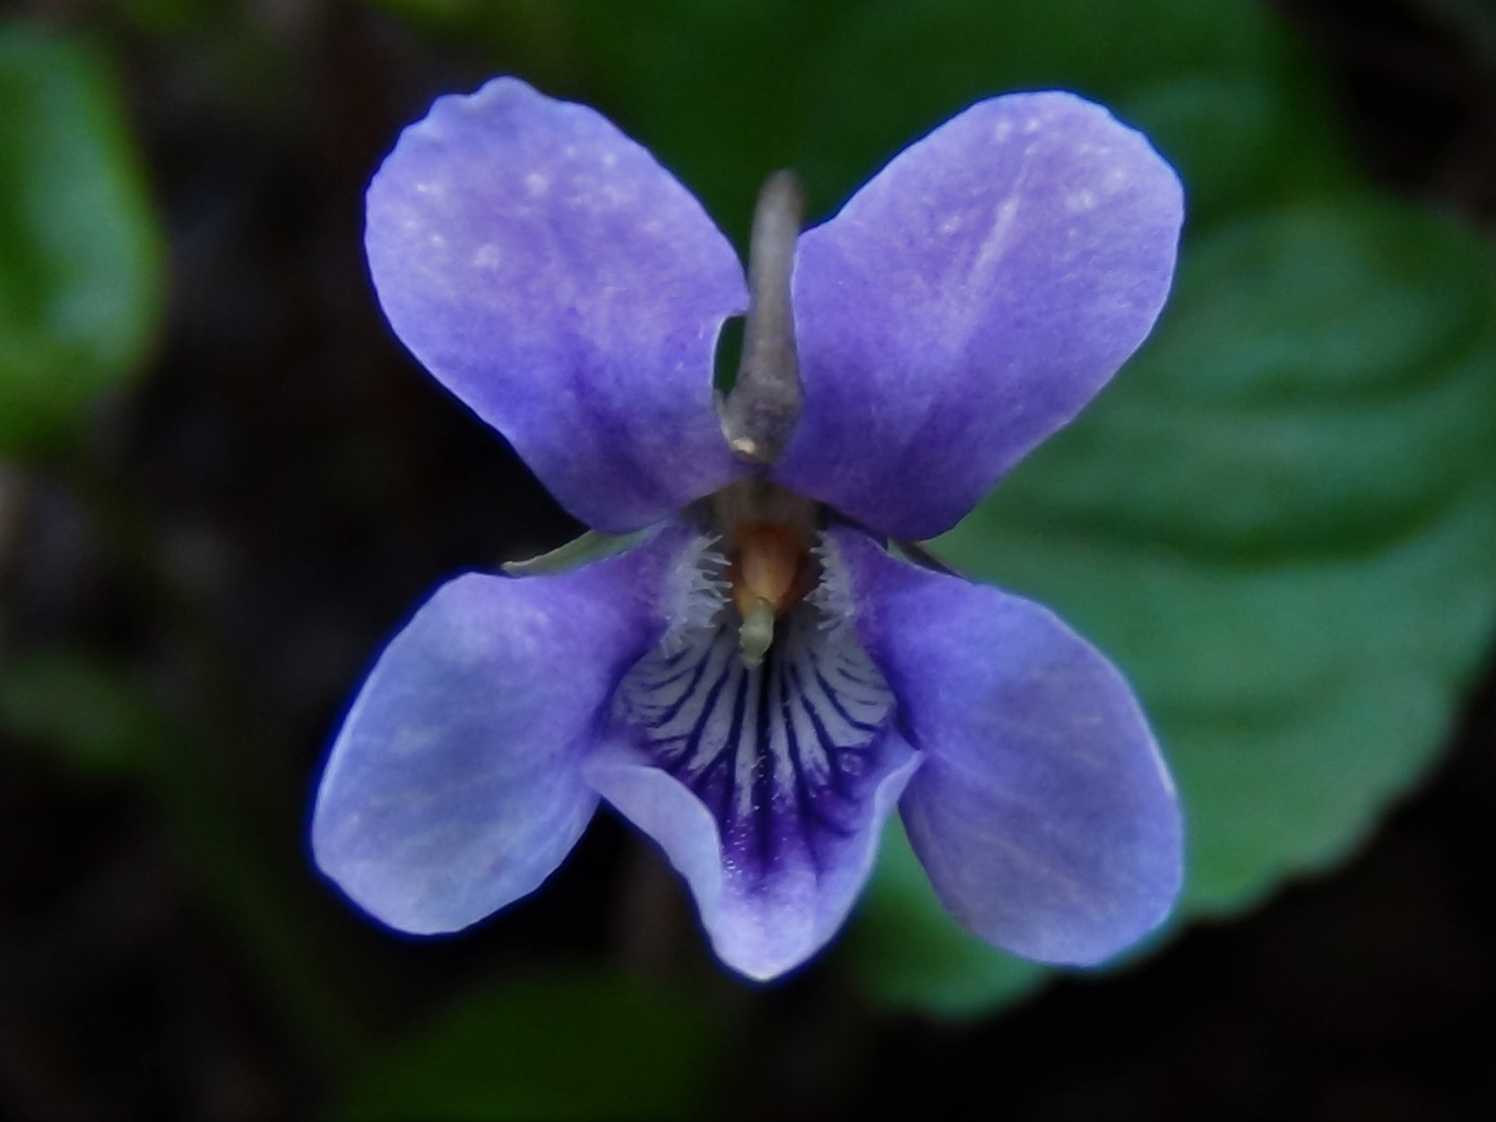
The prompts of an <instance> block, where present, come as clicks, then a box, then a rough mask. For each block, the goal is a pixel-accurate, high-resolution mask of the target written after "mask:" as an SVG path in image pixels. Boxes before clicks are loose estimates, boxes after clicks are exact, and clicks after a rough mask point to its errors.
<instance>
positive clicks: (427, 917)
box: [312, 529, 683, 934]
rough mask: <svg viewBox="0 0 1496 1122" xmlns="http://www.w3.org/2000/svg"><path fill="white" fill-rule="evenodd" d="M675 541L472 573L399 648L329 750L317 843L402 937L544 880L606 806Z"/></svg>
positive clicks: (389, 652) (677, 547) (354, 893)
mask: <svg viewBox="0 0 1496 1122" xmlns="http://www.w3.org/2000/svg"><path fill="white" fill-rule="evenodd" d="M682 546H683V538H682V533H681V531H678V530H674V529H672V530H667V531H665V532H662V533H661V534H659V535H657V536H656V537H655V538H654V539H653V540H651V541H650V542H648V543H647V544H645V545H643V546H640V547H639V548H638V549H636V550H634V551H633V552H631V553H628V554H625V555H623V556H622V557H616V558H611V559H609V560H606V561H600V562H598V563H597V564H594V565H591V566H588V567H587V568H584V569H580V570H577V571H576V572H572V573H567V574H564V575H561V576H554V577H526V578H520V579H512V578H506V577H492V576H485V575H481V574H477V573H470V574H468V575H466V576H462V577H458V578H457V579H455V580H453V581H451V582H450V583H448V584H446V585H444V586H442V587H441V588H440V589H438V590H437V592H436V594H435V595H434V596H432V598H431V599H430V600H429V601H428V602H427V603H426V604H425V605H424V606H423V607H421V609H420V610H419V611H417V612H416V614H415V616H414V617H413V618H412V619H411V621H410V622H409V623H408V624H407V625H406V626H405V628H404V630H402V631H401V632H400V633H399V634H398V635H396V636H395V638H394V639H393V640H392V641H391V642H390V644H389V646H388V647H387V648H386V649H385V651H384V653H383V654H382V655H381V656H380V658H379V661H378V662H377V663H376V664H375V666H374V669H373V671H372V672H371V673H370V675H369V677H368V679H367V680H366V681H365V682H364V685H363V688H362V690H361V691H360V693H359V695H358V698H357V700H356V701H355V702H354V703H353V706H352V708H351V709H350V710H349V713H348V716H347V718H346V719H345V721H344V723H343V727H342V730H341V731H340V732H339V733H338V737H337V740H336V742H335V743H334V744H333V748H332V754H331V756H330V758H329V760H328V763H327V769H326V771H325V772H324V774H323V776H322V783H321V787H320V789H319V790H318V792H317V805H316V810H315V812H314V815H313V821H312V848H313V851H314V853H315V856H316V859H317V863H318V865H320V866H321V868H322V870H323V871H324V872H325V873H326V874H327V875H328V876H330V877H331V878H332V879H333V880H335V881H336V882H337V883H338V885H339V886H340V887H341V888H342V889H343V891H344V892H346V893H347V894H348V895H349V896H350V897H351V898H352V899H353V900H354V901H355V902H356V903H358V904H359V905H360V906H362V907H363V908H364V909H365V910H366V911H368V912H369V913H370V914H372V915H373V916H375V917H376V918H377V919H380V920H382V921H383V922H385V923H387V924H389V925H390V926H392V927H396V928H399V929H401V930H403V931H410V932H414V933H418V934H429V933H433V932H441V931H455V930H457V929H458V928H461V927H465V926H467V925H468V924H470V923H473V922H475V921H477V920H479V919H482V918H483V917H484V916H486V915H488V914H489V913H490V912H492V911H494V910H495V909H497V908H501V907H503V906H504V905H505V904H508V903H509V902H510V901H512V900H515V899H517V898H518V897H521V896H524V895H525V894H527V893H529V892H531V891H533V890H534V889H535V888H536V887H538V886H539V884H540V882H541V881H542V880H544V879H545V878H546V877H547V876H548V875H549V874H550V873H551V871H552V870H553V869H555V867H556V866H557V865H558V864H559V863H560V862H561V860H562V858H564V857H565V856H566V854H567V853H568V852H569V851H570V849H571V847H572V845H573V844H574V843H575V841H576V839H577V837H578V836H579V835H580V834H581V832H582V829H583V828H584V827H585V826H586V824H587V821H588V819H589V818H591V816H592V812H593V810H594V809H595V807H596V805H597V796H596V795H595V794H594V793H593V791H592V789H591V788H590V787H588V786H587V784H586V783H585V782H584V781H583V779H582V775H581V770H580V767H581V760H582V757H583V756H584V755H585V753H586V751H587V750H588V749H589V748H591V747H593V746H594V745H595V743H596V733H597V729H598V727H599V720H600V718H601V717H603V716H605V715H606V706H607V702H608V699H609V697H610V695H611V693H612V690H613V687H614V686H615V685H616V684H617V682H618V679H619V676H620V675H621V674H622V673H623V671H624V670H625V669H626V668H627V667H628V666H629V664H630V663H631V662H633V660H635V659H637V658H638V657H639V655H640V654H642V653H643V652H644V650H646V649H647V648H648V646H649V645H650V644H651V643H652V642H654V641H655V639H656V638H657V637H658V635H659V632H660V628H661V624H660V621H659V620H657V619H656V618H655V613H654V611H653V603H652V602H653V601H656V600H657V599H658V596H659V589H660V588H661V586H662V584H663V576H662V574H664V573H665V572H667V571H668V569H669V567H670V566H672V565H673V564H674V563H675V560H676V558H677V556H678V554H679V553H680V551H681V549H682Z"/></svg>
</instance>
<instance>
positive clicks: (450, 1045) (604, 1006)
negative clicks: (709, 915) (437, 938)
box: [337, 970, 723, 1122]
mask: <svg viewBox="0 0 1496 1122" xmlns="http://www.w3.org/2000/svg"><path fill="white" fill-rule="evenodd" d="M722 1043H723V1041H722V1034H721V1032H720V1029H719V1026H718V1025H717V1024H716V1023H714V1021H713V1020H712V1019H711V1018H709V1017H708V1016H707V1015H706V1013H705V1011H704V1010H703V1009H702V1008H700V1007H699V1006H698V1005H697V1003H695V1002H693V1001H690V1000H688V999H686V998H685V997H684V996H683V995H681V994H667V993H665V992H663V991H659V990H654V989H651V988H649V987H647V986H645V985H644V984H642V983H641V982H639V981H638V980H636V979H632V978H626V977H623V976H621V975H618V974H614V973H611V972H608V971H605V970H574V971H553V972H550V973H546V974H541V975H537V976H534V977H528V978H516V979H508V980H506V981H504V982H502V983H497V984H495V985H494V986H493V987H492V988H491V989H489V990H486V991H484V992H481V993H476V994H473V995H471V996H469V997H467V998H465V999H464V1000H463V1001H462V1002H461V1004H460V1005H458V1006H456V1007H454V1008H452V1009H449V1010H447V1011H446V1012H445V1013H443V1014H442V1015H440V1016H438V1017H437V1018H436V1019H435V1020H433V1021H432V1022H431V1023H429V1024H427V1025H426V1026H425V1027H424V1028H422V1029H420V1030H418V1031H417V1032H416V1033H414V1034H413V1035H412V1036H411V1037H409V1038H408V1039H407V1040H405V1041H403V1042H402V1043H401V1045H400V1046H399V1047H398V1048H397V1049H395V1050H394V1051H393V1052H391V1053H390V1054H389V1055H387V1056H384V1057H380V1058H379V1060H378V1062H376V1063H375V1064H373V1065H371V1067H370V1069H369V1071H368V1072H367V1074H366V1078H365V1079H363V1080H362V1081H360V1082H359V1083H358V1084H357V1088H358V1089H357V1093H356V1096H355V1097H354V1098H352V1099H350V1100H349V1101H348V1102H347V1103H346V1104H345V1106H344V1108H343V1109H342V1110H341V1111H340V1112H339V1113H338V1115H337V1117H339V1118H340V1119H344V1120H346V1122H376V1120H381V1122H382V1120H386V1119H388V1120H390V1122H397V1120H398V1122H404V1120H405V1119H410V1118H422V1119H428V1120H429V1122H459V1120H472V1122H482V1120H485V1119H492V1120H500V1119H537V1120H538V1119H550V1118H556V1119H576V1118H590V1119H599V1120H602V1119H623V1118H639V1119H646V1118H647V1119H667V1118H688V1117H693V1116H694V1115H695V1114H696V1113H697V1111H698V1109H699V1106H700V1103H701V1102H702V1101H703V1100H704V1096H705V1094H706V1092H707V1090H708V1089H709V1087H710V1085H711V1083H712V1080H713V1077H714V1075H715V1074H716V1070H717V1060H718V1053H719V1049H720V1047H721V1045H722Z"/></svg>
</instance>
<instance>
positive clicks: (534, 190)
mask: <svg viewBox="0 0 1496 1122" xmlns="http://www.w3.org/2000/svg"><path fill="white" fill-rule="evenodd" d="M550 186H551V180H550V177H549V176H546V175H542V174H541V173H540V172H538V171H532V172H531V173H530V174H529V175H527V176H525V190H526V191H528V192H530V194H532V195H534V196H536V197H537V198H538V197H539V196H541V195H544V194H545V193H546V192H547V191H548V190H550Z"/></svg>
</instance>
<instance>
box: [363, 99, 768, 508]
mask: <svg viewBox="0 0 1496 1122" xmlns="http://www.w3.org/2000/svg"><path fill="white" fill-rule="evenodd" d="M367 217H368V225H367V229H366V233H365V241H366V246H367V249H368V254H369V268H370V271H371V273H372V275H373V278H374V285H375V288H376V289H377V290H378V293H379V300H380V303H381V305H382V306H383V307H384V311H385V315H386V316H388V317H389V321H390V324H391V326H393V327H394V329H395V332H396V334H398V335H399V336H400V338H401V340H402V341H403V342H404V343H405V345H406V346H407V347H409V348H410V350H411V352H412V353H413V354H414V355H415V356H416V357H417V358H418V359H420V360H421V362H422V363H424V364H425V365H426V367H427V368H428V369H429V370H430V371H431V372H432V373H433V374H434V375H436V377H437V378H438V379H440V380H441V382H442V383H443V384H444V385H445V386H446V387H447V388H448V389H450V390H451V391H452V392H453V393H455V394H456V395H457V396H458V397H459V398H461V399H462V400H463V401H464V402H465V403H466V404H467V405H468V407H469V408H471V409H472V410H473V411H474V412H475V413H477V414H478V416H480V417H482V418H483V419H484V420H485V421H487V422H488V423H489V424H491V425H493V426H494V427H495V428H497V429H498V430H499V431H500V432H502V433H503V434H504V435H505V436H506V437H507V438H508V439H509V440H510V442H511V443H512V444H513V445H514V447H515V449H516V450H517V451H518V452H519V454H520V455H521V456H523V457H524V459H525V462H526V463H528V464H529V465H530V467H531V469H532V470H534V472H535V474H536V475H538V476H539V477H540V479H541V481H542V482H543V483H545V485H546V486H547V487H549V488H550V490H551V492H552V493H553V494H554V495H555V496H556V498H557V499H558V500H560V502H561V503H562V505H563V506H565V507H566V508H567V509H568V510H570V511H571V512H572V513H573V514H575V515H576V516H577V517H578V518H580V519H581V520H582V521H584V522H586V523H587V524H588V525H590V526H593V527H596V528H597V529H600V530H604V531H608V532H613V533H617V532H623V531H627V530H632V529H637V528H638V527H640V526H644V525H647V524H648V523H650V522H653V521H655V520H657V519H659V518H661V517H663V516H664V515H666V514H668V513H670V512H672V511H675V510H678V509H679V508H680V507H682V506H684V505H685V504H686V503H687V502H689V501H691V500H692V499H696V498H699V497H701V496H702V495H705V494H707V493H709V492H711V491H713V490H715V489H716V488H718V487H720V486H722V485H723V484H724V483H726V482H728V481H729V480H731V479H733V478H736V477H737V476H738V475H740V474H741V469H740V468H739V467H738V466H737V465H736V464H735V463H734V461H733V459H732V457H731V454H730V453H729V451H728V449H727V447H726V444H725V442H724V440H723V438H722V435H721V431H720V428H719V426H718V422H717V415H716V412H715V409H714V406H713V402H712V364H713V354H714V350H715V347H716V340H717V335H718V332H719V330H720V328H721V326H722V322H723V320H724V319H725V318H726V317H728V316H730V315H733V314H735V313H736V312H738V311H740V310H741V309H742V308H743V307H744V306H745V304H746V300H747V296H746V290H745V288H744V282H743V274H742V268H741V266H740V265H739V263H738V259H737V256H736V255H735V254H734V252H733V249H732V247H731V246H730V245H729V244H728V242H727V240H726V239H725V238H724V237H723V236H722V234H721V233H720V232H719V231H718V230H717V228H716V226H714V225H713V224H712V221H711V219H710V218H708V217H707V215H706V214H705V212H704V211H703V210H702V209H701V206H700V204H699V203H697V201H696V200H695V199H694V198H693V197H692V196H691V195H690V193H689V192H687V191H686V189H685V188H684V187H682V186H681V185H680V184H679V183H678V182H677V181H676V180H675V179H674V178H673V177H672V176H671V175H670V174H669V173H668V172H667V171H665V169H664V168H662V167H661V166H660V165H659V164H658V163H657V162H656V161H655V160H654V158H653V157H652V156H651V155H650V154H649V153H648V152H646V151H645V150H644V149H643V148H641V147H640V146H639V145H638V144H635V143H634V142H633V141H632V140H629V139H628V138H627V137H625V136H624V135H623V134H622V133H620V132H619V131H618V130H617V129H616V128H614V126H613V125H612V124H610V123H609V122H608V121H607V120H605V119H604V118H603V117H602V116H600V115H599V114H597V113H596V112H594V111H593V110H591V109H589V108H587V107H585V106H581V105H575V104H571V103H568V102H563V101H554V100H552V99H550V98H548V97H544V96H543V95H541V94H539V93H537V92H536V91H535V90H533V89H531V88H530V87H529V86H527V85H525V84H524V83H523V82H520V81H518V80H516V79H513V78H500V79H496V80H495V81H492V82H489V83H488V84H487V85H485V86H484V87H483V88H482V89H481V90H479V91H478V92H477V93H475V94H473V95H471V96H466V97H459V96H450V97H443V98H439V99H438V100H437V102H436V104H435V105H434V106H432V109H431V112H430V114H429V115H428V116H427V117H426V119H425V120H423V121H421V122H420V123H419V124H416V125H413V126H411V127H410V128H408V129H406V130H405V132H404V133H403V134H401V137H400V141H399V143H398V144H397V145H396V147H395V150H394V151H393V152H392V153H391V154H390V156H389V157H388V158H387V159H386V160H385V162H384V165H383V166H382V167H381V168H380V170H379V172H378V174H377V175H375V177H374V180H373V182H372V183H371V184H370V185H369V194H368V216H367Z"/></svg>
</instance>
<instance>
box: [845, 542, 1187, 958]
mask: <svg viewBox="0 0 1496 1122" xmlns="http://www.w3.org/2000/svg"><path fill="white" fill-rule="evenodd" d="M835 540H836V542H837V545H838V547H839V549H840V550H841V555H842V557H843V558H844V559H845V560H846V562H847V564H848V565H849V567H850V569H851V571H852V575H853V583H854V587H855V589H856V594H857V598H858V602H859V604H860V605H862V611H861V614H860V615H859V620H860V621H861V622H862V625H863V634H864V637H865V640H866V642H867V644H868V650H869V653H870V654H871V655H872V656H873V658H874V660H875V661H876V662H877V663H878V665H879V666H880V668H881V669H882V670H883V672H884V674H885V675H886V676H887V678H888V681H889V684H890V685H891V686H892V687H893V689H894V692H895V694H896V695H897V696H898V699H899V706H900V713H901V715H902V719H903V727H904V728H905V729H906V730H907V731H908V733H909V735H910V737H911V739H912V742H913V744H914V746H915V747H916V748H917V749H919V750H920V751H921V753H922V755H923V757H924V763H923V765H922V766H921V767H920V770H919V771H918V772H917V773H916V774H915V776H914V779H913V780H912V781H911V783H910V784H909V787H908V789H907V790H906V791H905V793H904V798H903V800H902V802H901V803H900V810H901V812H902V814H903V818H904V825H905V828H906V830H907V831H908V834H909V840H910V842H911V843H912V845H913V847H914V851H915V853H916V854H918V855H919V858H920V860H921V861H922V862H923V863H924V866H925V869H926V871H928V873H929V874H930V880H931V882H932V883H933V884H934V886H935V891H936V892H937V893H938V894H939V896H940V898H941V900H942V901H943V902H944V903H945V905H946V907H947V908H949V909H950V911H951V913H952V914H953V915H955V916H956V918H957V919H959V920H961V921H962V922H963V923H965V924H966V925H967V926H968V927H970V928H971V930H972V931H974V932H975V933H976V934H977V935H979V936H981V937H982V938H983V939H986V940H987V941H988V942H990V943H993V944H996V945H997V946H1000V947H1004V948H1006V949H1008V950H1010V951H1014V952H1016V953H1018V954H1021V955H1025V956H1027V957H1029V958H1036V959H1041V960H1043V961H1046V962H1057V963H1068V964H1075V965H1089V964H1092V963H1095V962H1099V961H1100V960H1102V959H1104V958H1106V957H1108V956H1109V955H1112V954H1114V953H1116V952H1117V951H1119V950H1121V949H1122V948H1123V947H1125V946H1127V945H1128V944H1129V943H1132V942H1134V941H1135V940H1137V939H1138V938H1140V937H1141V936H1143V935H1144V934H1146V933H1147V932H1148V931H1150V930H1151V929H1152V928H1153V927H1155V926H1156V925H1157V924H1158V923H1159V922H1160V921H1162V919H1163V918H1164V916H1165V915H1166V914H1167V913H1168V911H1169V909H1170V907H1171V906H1172V904H1173V901H1174V899H1175V897H1176V895H1177V894H1178V891H1179V885H1180V879H1181V873H1182V854H1181V832H1180V815H1179V806H1178V801H1177V798H1176V796H1175V792H1174V786H1173V783H1172V781H1171V780H1170V778H1169V774H1168V771H1167V769H1166V768H1165V765H1164V762H1163V760H1162V758H1161V757H1160V755H1159V752H1158V748H1157V745H1156V744H1155V743H1154V739H1153V736H1152V734H1151V733H1150V732H1149V729H1148V725H1147V722H1146V721H1145V719H1144V717H1143V714H1142V712H1141V711H1140V709H1139V708H1138V704H1137V701H1136V699H1135V698H1134V697H1133V694H1132V690H1131V689H1130V688H1129V687H1128V685H1127V682H1126V681H1125V680H1124V679H1123V678H1122V676H1121V674H1119V673H1118V672H1117V670H1116V669H1115V668H1114V667H1113V666H1112V665H1111V663H1109V662H1108V661H1107V660H1106V659H1105V658H1104V657H1102V655H1101V654H1099V653H1098V652H1097V651H1096V650H1095V648H1093V647H1091V646H1090V645H1089V644H1087V643H1086V642H1085V641H1084V640H1082V639H1080V638H1079V637H1078V636H1076V635H1075V634H1074V633H1073V632H1072V631H1070V630H1069V629H1068V628H1067V627H1066V626H1065V625H1064V624H1063V623H1061V622H1060V621H1059V620H1058V619H1056V618H1055V617H1054V616H1053V615H1051V614H1050V613H1049V612H1048V611H1046V610H1045V609H1043V608H1041V607H1039V606H1038V605H1036V604H1031V603H1029V602H1028V601H1026V600H1020V599H1018V598H1017V597H1013V596H1009V595H1006V594H1005V593H1002V592H999V591H998V590H996V589H994V588H988V587H984V586H982V585H976V584H971V583H968V582H966V581H963V580H960V579H958V578H955V577H948V576H944V575H938V574H934V573H929V572H926V571H923V570H920V569H916V568H913V567H912V566H910V565H906V564H904V563H902V562H899V561H896V560H894V559H893V558H891V557H889V556H888V555H887V554H886V553H884V552H883V551H882V550H880V549H879V548H878V547H877V546H876V545H874V544H873V543H872V542H870V541H869V540H868V539H867V538H866V537H864V536H863V535H861V534H857V533H854V532H852V531H846V530H843V531H838V532H837V533H836V534H835Z"/></svg>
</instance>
